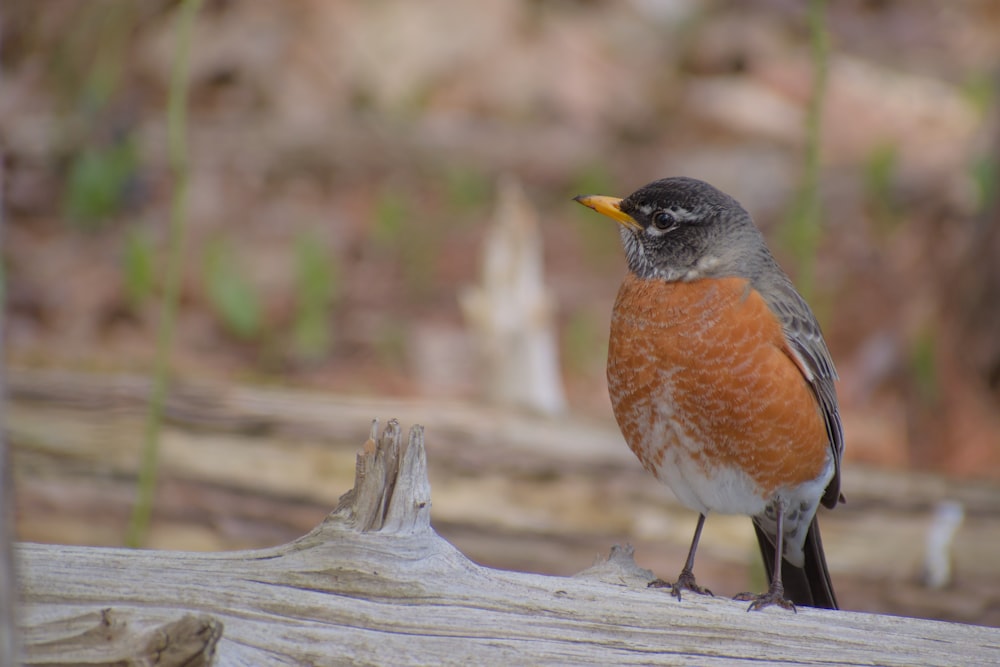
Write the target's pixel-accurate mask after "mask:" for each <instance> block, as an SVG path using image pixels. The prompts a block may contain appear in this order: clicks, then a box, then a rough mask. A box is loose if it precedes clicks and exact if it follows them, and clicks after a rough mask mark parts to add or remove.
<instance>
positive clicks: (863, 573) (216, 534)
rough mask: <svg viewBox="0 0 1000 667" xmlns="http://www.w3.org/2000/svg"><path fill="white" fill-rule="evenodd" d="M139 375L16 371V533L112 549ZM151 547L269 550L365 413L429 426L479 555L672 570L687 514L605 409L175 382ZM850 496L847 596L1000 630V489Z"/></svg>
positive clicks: (469, 546)
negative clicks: (535, 410) (939, 515)
mask: <svg viewBox="0 0 1000 667" xmlns="http://www.w3.org/2000/svg"><path fill="white" fill-rule="evenodd" d="M146 396H147V383H146V381H145V380H142V379H136V378H128V377H116V378H102V377H95V376H80V375H68V374H62V373H46V372H31V373H29V372H24V371H21V372H17V373H14V374H12V375H11V378H10V401H9V409H8V423H9V427H8V433H9V436H10V440H11V443H12V444H13V446H14V451H13V454H14V464H15V477H16V481H17V507H18V512H17V528H18V534H19V536H20V538H21V539H26V540H32V541H46V542H62V543H65V542H70V543H77V544H103V545H114V544H120V543H121V540H122V534H123V531H124V526H125V524H126V516H127V511H128V509H129V507H130V504H131V501H132V492H133V491H132V487H133V484H134V474H135V467H136V462H137V444H136V443H138V442H139V441H140V440H141V433H142V419H143V409H144V405H145V400H146ZM167 414H168V424H167V427H166V428H165V430H164V438H163V444H162V448H161V466H160V467H161V473H160V480H161V484H160V491H159V493H158V496H157V512H156V515H155V517H154V526H153V528H154V530H153V542H152V545H151V546H155V547H157V548H170V549H177V548H183V549H189V550H190V549H198V550H214V551H218V550H223V549H234V548H236V549H239V548H254V547H260V546H273V545H276V544H280V543H282V542H286V541H288V540H292V539H294V538H295V537H296V536H298V535H301V534H302V533H304V532H306V531H308V530H309V529H310V528H311V527H312V526H314V525H315V524H316V523H317V522H318V521H319V520H320V519H321V518H322V517H323V516H324V515H325V514H326V512H327V511H328V509H329V508H330V507H332V506H333V505H334V504H335V503H336V502H337V498H338V495H339V493H340V492H341V491H343V490H344V489H346V488H350V486H351V483H352V480H353V476H354V472H355V462H354V457H355V452H356V449H357V443H358V442H360V441H362V440H363V439H364V438H365V437H366V432H365V431H366V428H367V427H366V426H365V424H367V422H368V420H369V419H370V418H371V417H372V416H376V415H383V416H389V415H400V416H401V417H402V418H403V420H404V422H409V423H416V422H420V423H424V424H426V425H427V427H428V429H429V432H430V433H432V434H433V437H432V438H430V441H429V444H428V446H429V449H430V455H431V459H432V462H433V465H432V467H431V470H430V480H431V483H432V485H433V488H434V501H435V502H434V525H435V528H436V529H437V531H438V533H439V534H441V535H442V536H444V537H445V538H446V539H447V540H448V541H450V542H451V543H452V544H454V545H455V546H457V547H458V548H459V549H460V550H461V552H462V553H464V554H465V555H466V556H467V557H470V558H471V559H472V560H474V561H476V562H478V563H481V564H484V565H489V566H493V567H500V568H505V569H516V570H521V571H532V572H541V573H550V574H561V575H570V574H573V573H575V572H578V571H580V570H582V569H584V568H586V567H587V566H588V565H590V564H591V562H592V561H593V559H594V557H595V556H596V555H597V554H599V553H607V550H608V548H609V547H610V546H611V545H612V544H614V543H625V542H631V543H633V544H634V545H635V548H636V557H637V559H638V560H639V562H640V563H641V564H642V565H643V566H644V567H648V568H651V569H652V570H653V571H654V572H655V573H656V574H657V575H658V576H662V577H664V578H666V579H670V578H672V577H673V576H676V571H677V570H678V568H679V565H680V563H681V562H683V558H684V555H685V553H686V549H687V546H688V542H689V540H690V536H691V531H692V529H693V526H694V521H695V518H696V517H695V516H694V515H693V514H692V513H691V512H690V511H689V510H687V509H686V508H683V507H681V506H679V505H678V504H677V503H676V502H675V501H674V500H673V498H672V496H671V495H670V494H669V492H668V491H667V490H666V489H665V488H664V487H662V486H661V485H659V484H658V483H657V482H656V481H655V480H653V479H652V478H651V477H650V476H649V475H647V474H646V473H645V472H644V471H643V470H642V469H641V467H640V466H639V465H638V464H637V463H636V462H635V460H634V457H632V455H631V453H630V452H629V451H628V448H627V447H625V445H624V443H622V442H621V436H620V435H619V434H618V433H617V430H616V428H615V427H614V424H613V423H610V422H606V421H602V420H600V419H596V418H586V417H575V418H574V419H572V420H552V419H543V418H536V417H531V416H526V415H523V414H517V413H512V412H508V411H498V410H493V409H489V408H484V407H481V406H475V405H470V404H466V403H460V402H441V401H434V402H431V401H412V400H408V401H403V400H382V399H365V398H356V397H340V396H329V395H319V394H313V393H309V392H302V391H290V390H286V389H281V388H270V389H262V388H246V387H236V388H234V387H215V386H189V385H180V386H177V387H175V388H174V390H173V391H172V393H171V397H170V400H169V403H168V410H167ZM845 482H846V487H845V490H846V493H847V497H848V503H847V504H846V505H843V506H840V507H838V509H837V510H836V511H835V512H825V513H824V514H823V516H822V518H821V522H822V525H823V533H824V542H825V545H826V548H827V552H828V557H829V560H830V564H831V568H832V570H833V575H834V581H835V584H836V586H837V590H838V595H839V597H840V600H841V603H842V604H843V605H844V607H845V608H848V609H855V610H866V611H884V612H892V613H898V614H905V615H911V616H923V617H928V618H939V619H941V618H943V619H951V620H959V621H963V622H974V623H980V624H990V625H1000V605H998V604H997V601H998V600H1000V562H998V561H997V559H996V558H995V549H996V544H1000V492H998V490H997V488H996V487H995V485H990V484H982V483H969V482H954V481H949V480H946V479H942V478H940V477H936V476H932V475H926V474H919V475H918V474H913V473H907V474H901V473H890V472H884V471H876V470H870V469H864V468H861V467H858V466H854V465H850V464H849V465H848V467H847V469H846V470H845ZM942 501H956V502H958V503H960V505H961V506H962V507H963V508H964V512H965V519H964V521H963V523H962V524H961V526H960V527H959V528H958V531H957V533H956V534H955V538H954V540H953V545H952V546H953V549H952V553H951V561H952V566H953V567H952V572H953V580H952V582H951V583H950V584H949V585H947V586H945V587H944V588H943V589H940V590H931V589H928V588H927V587H926V586H925V585H924V584H923V582H922V571H923V567H924V560H925V559H924V551H925V547H924V544H925V541H926V538H927V533H928V528H929V526H930V525H932V523H933V515H934V512H935V507H936V506H937V505H938V504H939V503H940V502H942ZM759 568H760V566H759V555H758V554H757V551H756V543H755V540H754V537H753V533H752V530H751V529H750V523H749V521H747V520H746V519H745V517H724V516H713V517H711V520H710V521H709V522H708V523H707V525H706V529H705V533H704V535H703V538H702V546H701V548H700V550H699V578H700V579H703V580H704V581H705V582H710V583H711V588H712V589H713V590H715V591H716V593H720V594H727V595H731V594H735V593H737V592H739V591H742V590H747V589H753V588H759V587H760V586H761V577H762V576H763V573H762V572H761V571H760V569H759Z"/></svg>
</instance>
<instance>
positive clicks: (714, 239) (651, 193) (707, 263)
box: [576, 177, 776, 281]
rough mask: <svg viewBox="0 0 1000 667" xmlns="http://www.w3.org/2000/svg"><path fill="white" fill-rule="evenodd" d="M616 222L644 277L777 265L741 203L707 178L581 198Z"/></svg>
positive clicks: (751, 273)
mask: <svg viewBox="0 0 1000 667" xmlns="http://www.w3.org/2000/svg"><path fill="white" fill-rule="evenodd" d="M576 201H578V202H580V203H581V204H583V205H584V206H588V207H590V208H592V209H594V210H595V211H597V212H598V213H603V214H604V215H607V216H609V217H611V218H613V219H614V220H616V221H617V222H618V223H619V225H620V226H621V227H620V232H621V237H622V244H623V245H624V246H625V254H626V257H627V258H628V266H629V269H630V270H631V271H632V272H634V273H635V274H636V275H637V276H639V277H640V278H660V279H663V280H670V281H674V280H697V279H698V278H708V277H723V276H744V277H746V278H749V279H751V280H753V281H755V279H756V278H757V277H759V276H760V274H761V273H762V272H765V271H767V270H768V269H770V268H771V267H775V268H776V265H775V264H774V260H773V259H772V258H771V254H770V252H768V250H767V246H766V245H765V243H764V238H763V237H762V236H761V234H760V232H759V231H758V230H757V228H756V226H754V224H753V220H751V218H750V214H749V213H747V212H746V210H745V209H744V208H743V207H742V206H740V204H739V202H737V201H736V200H735V199H733V198H732V197H730V196H729V195H727V194H725V193H723V192H721V191H719V190H717V189H716V188H714V187H712V186H711V185H709V184H708V183H705V182H704V181H699V180H697V179H694V178H686V177H674V178H664V179H661V180H659V181H653V182H652V183H650V184H648V185H644V186H643V187H641V188H639V189H638V190H636V191H635V192H633V193H632V194H630V195H629V196H628V197H625V198H624V199H618V198H615V197H604V196H601V195H589V196H580V197H577V198H576Z"/></svg>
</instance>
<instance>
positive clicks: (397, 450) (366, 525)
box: [329, 419, 431, 533]
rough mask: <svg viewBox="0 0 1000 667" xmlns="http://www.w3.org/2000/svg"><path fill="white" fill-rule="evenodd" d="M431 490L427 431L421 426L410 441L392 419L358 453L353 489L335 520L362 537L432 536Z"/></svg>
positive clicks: (374, 427) (373, 430)
mask: <svg viewBox="0 0 1000 667" xmlns="http://www.w3.org/2000/svg"><path fill="white" fill-rule="evenodd" d="M430 508H431V485H430V481H429V480H428V477H427V451H426V449H425V448H424V429H423V427H422V426H419V425H416V426H413V427H412V428H411V429H410V432H409V435H408V438H407V440H406V441H405V442H404V441H403V438H402V429H401V428H400V426H399V422H398V421H397V420H395V419H390V420H389V422H388V424H386V426H385V428H384V429H383V430H382V434H381V436H379V432H378V420H377V419H375V420H372V427H371V433H370V435H369V437H368V440H367V442H365V444H364V446H363V447H362V448H361V451H360V452H359V453H358V461H357V466H356V472H355V477H354V488H353V489H351V490H350V491H348V492H347V493H345V494H344V495H343V496H341V497H340V501H339V503H338V504H337V509H336V510H334V512H333V513H332V514H331V515H330V517H329V518H330V519H337V520H340V521H344V522H346V523H347V524H348V525H349V526H351V527H352V528H353V529H354V530H357V531H360V532H372V531H381V532H390V533H415V532H421V531H424V530H430V525H431V522H430Z"/></svg>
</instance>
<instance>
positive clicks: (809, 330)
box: [759, 265, 844, 507]
mask: <svg viewBox="0 0 1000 667" xmlns="http://www.w3.org/2000/svg"><path fill="white" fill-rule="evenodd" d="M774 268H775V269H776V270H777V275H776V276H775V277H776V278H777V279H776V280H774V281H773V282H771V283H770V284H768V285H767V288H766V289H760V290H759V291H760V293H761V295H762V296H763V297H764V301H765V302H767V305H768V306H770V308H771V310H772V311H773V312H774V314H775V315H777V317H778V319H779V320H780V321H781V326H782V329H783V330H784V332H785V338H786V339H787V340H788V344H789V346H790V347H791V348H792V350H793V351H794V352H795V353H796V355H798V357H799V360H800V361H801V362H802V364H803V365H804V366H805V368H806V370H807V372H808V374H807V377H806V379H807V380H808V381H809V384H810V385H811V386H812V389H813V392H814V393H815V394H816V400H817V401H818V402H819V406H820V409H821V410H822V412H823V418H824V420H825V421H826V432H827V435H828V436H829V438H830V449H831V450H832V451H833V460H834V466H835V469H834V475H833V479H832V480H830V484H829V485H828V486H827V487H826V491H825V492H824V494H823V500H822V502H823V504H824V505H825V506H826V507H833V506H834V505H836V504H837V502H839V501H840V500H841V495H840V459H841V456H842V455H843V452H844V429H843V426H842V425H841V423H840V408H839V405H838V403H837V390H836V388H835V387H834V384H833V383H834V380H836V379H837V370H836V369H835V368H834V367H833V359H832V358H831V357H830V350H829V349H827V347H826V341H824V340H823V334H822V332H821V331H820V327H819V322H817V321H816V316H815V315H813V312H812V310H811V309H810V308H809V305H808V304H807V303H806V302H805V299H803V298H802V296H801V295H800V294H799V293H798V292H797V291H795V287H794V286H793V285H792V282H791V280H789V279H788V276H786V275H785V274H784V273H783V272H782V271H781V269H780V268H778V267H777V265H774ZM772 275H773V274H772Z"/></svg>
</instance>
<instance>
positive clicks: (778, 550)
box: [733, 500, 795, 611]
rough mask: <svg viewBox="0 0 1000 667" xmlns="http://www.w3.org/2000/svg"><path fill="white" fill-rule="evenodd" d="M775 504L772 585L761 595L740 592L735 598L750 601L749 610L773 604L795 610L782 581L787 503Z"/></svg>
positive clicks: (779, 502) (757, 609)
mask: <svg viewBox="0 0 1000 667" xmlns="http://www.w3.org/2000/svg"><path fill="white" fill-rule="evenodd" d="M774 506H775V524H776V530H775V532H776V533H777V536H776V537H775V538H774V539H775V542H774V571H773V572H772V573H771V585H770V586H768V587H767V592H766V593H761V594H760V595H754V594H753V593H740V594H739V595H737V596H736V597H735V598H733V599H734V600H741V601H743V602H747V601H749V602H750V606H749V607H747V611H759V610H761V609H763V608H764V607H770V606H771V605H773V604H776V605H778V606H779V607H782V608H783V609H791V610H792V611H795V604H793V603H792V601H791V600H786V599H785V585H784V584H783V583H781V561H782V560H783V558H784V553H785V536H784V514H785V503H784V502H782V501H781V500H779V501H778V502H776V503H775V504H774Z"/></svg>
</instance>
